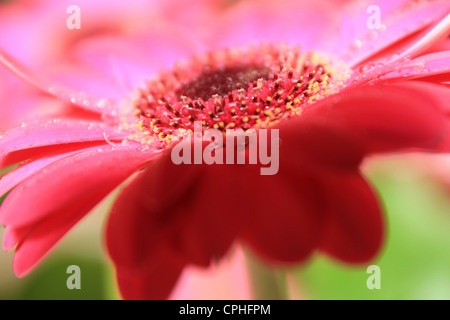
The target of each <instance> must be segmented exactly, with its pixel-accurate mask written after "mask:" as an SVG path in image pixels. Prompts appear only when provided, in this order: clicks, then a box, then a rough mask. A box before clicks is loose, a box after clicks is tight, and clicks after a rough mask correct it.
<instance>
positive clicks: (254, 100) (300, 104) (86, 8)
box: [0, 0, 450, 298]
mask: <svg viewBox="0 0 450 320" xmlns="http://www.w3.org/2000/svg"><path fill="white" fill-rule="evenodd" d="M29 3H31V5H35V4H34V2H29ZM77 3H78V4H79V6H80V7H81V8H82V14H83V15H82V17H83V20H82V23H83V26H82V29H81V31H80V33H77V31H73V30H72V31H71V30H67V28H66V26H65V21H64V19H63V18H65V16H64V14H63V15H61V13H65V8H66V7H67V5H68V2H65V1H62V2H58V4H55V3H54V2H53V3H52V4H51V5H50V2H45V5H42V6H41V5H40V6H38V7H36V8H33V10H31V9H30V10H28V9H29V8H20V7H19V8H18V9H11V10H17V12H18V13H16V14H14V15H10V16H11V17H12V18H11V19H10V20H11V21H10V23H12V24H13V25H17V21H20V22H23V21H24V20H23V19H26V17H29V15H33V19H32V21H33V23H36V28H33V27H32V26H31V25H21V28H19V29H14V30H15V31H14V32H9V33H5V34H3V33H2V34H1V35H0V41H1V43H2V47H4V49H6V50H7V51H8V52H9V54H8V55H7V54H1V55H0V60H1V61H2V62H3V64H4V65H5V66H7V67H8V68H9V69H10V70H11V71H13V72H14V73H15V74H16V75H18V76H19V77H21V78H23V79H25V80H26V81H27V82H29V83H30V84H32V85H33V86H35V87H36V88H38V89H40V90H41V91H42V92H44V93H45V94H46V96H47V97H48V96H53V97H54V99H55V101H58V103H61V102H64V104H65V105H70V106H72V107H73V105H76V106H78V107H79V108H78V109H77V111H76V112H72V111H73V108H72V107H70V108H69V109H70V110H72V111H71V112H68V111H67V110H68V109H67V108H61V114H60V115H59V116H58V117H54V118H53V119H52V120H50V121H32V122H29V123H27V124H22V125H21V126H19V127H17V128H15V129H12V130H10V131H8V132H5V133H4V134H3V135H2V138H1V140H0V154H2V158H1V159H0V163H1V167H5V166H8V165H10V164H14V163H17V162H21V161H25V160H26V161H25V162H23V163H22V164H21V165H20V166H19V167H18V168H17V169H15V170H13V171H12V172H11V173H9V174H7V175H5V176H4V177H3V178H2V180H1V181H0V193H1V194H5V193H6V192H8V191H9V190H11V189H12V191H11V192H10V193H9V194H8V196H7V198H6V200H5V201H4V203H3V205H2V206H1V208H0V221H1V222H2V224H3V225H5V226H6V230H5V236H4V248H5V250H10V249H12V248H13V247H14V246H15V245H17V247H16V252H15V257H14V270H15V272H16V274H17V275H18V276H23V275H25V274H27V273H28V272H30V271H31V270H32V269H33V268H34V267H35V266H36V265H37V264H38V262H39V261H41V259H42V258H43V257H44V256H45V255H46V254H47V253H48V252H49V250H50V249H51V248H52V247H53V246H54V245H55V244H56V243H57V242H58V241H59V240H60V239H61V238H62V237H63V235H64V234H65V233H66V232H67V231H69V230H70V229H71V228H72V227H73V226H74V225H75V224H76V223H77V222H78V221H79V220H80V219H81V218H82V217H83V216H85V215H86V214H87V213H88V212H89V211H90V210H91V209H92V208H93V207H94V206H95V205H96V204H97V203H98V202H99V201H101V200H102V199H103V198H104V197H105V196H106V195H108V194H109V193H110V192H111V191H112V190H114V189H115V188H117V187H118V186H119V185H120V184H122V183H123V182H124V181H125V180H127V179H128V178H130V177H131V178H130V179H129V180H127V183H126V186H125V188H124V189H123V190H122V192H121V194H120V196H119V198H118V199H117V201H116V203H115V206H114V208H113V211H112V213H111V215H110V217H109V220H108V226H107V245H108V251H109V253H110V256H111V258H112V260H113V261H114V263H115V266H116V272H117V279H118V283H119V286H120V290H121V293H122V295H123V297H124V298H166V297H168V296H169V294H170V293H171V291H172V289H173V287H174V285H175V284H176V282H177V280H178V278H179V276H180V274H181V272H182V271H183V269H184V268H186V266H192V265H195V266H203V267H206V266H208V265H209V264H210V263H211V261H214V260H215V259H218V258H221V257H223V256H224V255H225V254H226V253H227V252H228V251H229V249H230V247H231V246H232V244H233V243H235V242H237V241H239V242H243V243H245V244H247V245H249V246H250V247H251V248H253V249H254V250H255V251H256V252H257V253H259V254H260V255H261V256H262V257H263V258H265V259H266V261H268V262H270V263H273V264H279V263H289V264H290V263H298V262H301V261H304V260H305V259H307V258H308V257H309V256H310V255H311V253H312V252H314V251H316V250H320V251H322V252H325V253H327V254H328V255H330V256H332V257H335V258H337V259H339V260H341V261H344V262H348V263H365V262H367V261H369V260H371V259H373V258H374V257H375V256H376V254H377V253H378V252H379V250H380V248H381V246H382V240H383V235H384V228H383V224H384V223H383V217H382V213H381V209H380V205H379V204H378V200H377V198H376V196H375V194H374V192H373V191H372V189H371V188H370V186H369V185H368V184H367V182H366V181H365V179H364V178H363V177H362V176H361V174H360V172H359V165H360V163H361V162H362V160H363V159H364V158H365V157H367V156H370V155H372V154H379V153H393V152H405V151H410V150H419V151H427V152H446V151H448V124H449V123H448V118H447V115H448V101H449V98H450V91H449V90H448V88H447V87H446V86H445V83H448V82H449V81H450V68H449V63H450V52H449V51H442V52H435V51H434V50H436V49H435V48H436V47H433V45H435V44H436V43H438V42H440V41H441V40H443V39H444V38H445V37H446V36H447V35H448V33H449V29H450V21H449V20H450V16H448V13H449V10H450V5H449V4H448V1H423V2H414V3H411V2H410V1H405V0H390V1H385V0H379V1H371V2H370V3H369V2H365V1H355V2H353V1H333V2H331V1H317V2H314V3H312V2H306V1H284V2H281V3H280V2H275V1H242V2H232V3H230V2H225V1H212V2H206V1H202V0H198V1H194V2H193V3H192V4H191V3H190V6H189V7H188V8H187V7H185V6H184V3H182V2H179V1H165V2H159V1H155V2H147V1H127V2H115V1H96V2H95V4H94V3H93V2H87V1H86V2H85V1H78V2H77ZM119 3H120V4H119ZM71 4H72V3H71ZM372 4H376V5H378V6H379V7H380V8H381V12H382V17H383V18H382V22H383V25H382V26H381V29H380V30H370V29H368V28H367V27H366V20H367V18H368V15H367V12H366V8H367V7H368V6H369V5H372ZM27 5H28V2H27ZM22 15H23V16H22ZM19 16H20V17H21V18H20V19H19V20H15V19H18V17H19ZM55 19H56V20H55ZM58 19H59V20H58ZM61 20H62V21H61ZM53 21H59V22H58V23H56V22H53ZM2 23H3V22H2ZM5 23H6V22H5ZM42 30H45V31H42ZM26 34H27V36H25V35H26ZM44 36H45V37H46V38H45V39H44V38H43V37H44ZM25 39H32V41H31V43H28V42H27V41H25ZM43 43H45V44H46V46H42V44H43ZM252 43H266V44H262V45H253V46H252V45H251V44H252ZM267 43H268V44H267ZM298 44H301V45H302V49H299V48H298V47H297V45H298ZM28 48H32V49H30V50H28ZM222 48H230V49H228V50H222ZM426 50H428V51H426ZM430 50H431V52H430ZM205 52H210V53H209V54H205ZM323 52H326V54H325V53H323ZM425 52H427V54H425ZM192 55H194V56H195V57H194V58H192V59H191V60H189V61H188V62H179V63H178V64H177V65H176V66H175V67H173V68H172V69H170V70H172V71H166V72H164V73H162V74H160V75H159V76H157V71H158V70H159V69H161V68H166V69H167V68H170V67H171V66H172V65H173V64H174V63H175V62H176V61H182V60H183V59H186V58H188V57H190V56H192ZM11 57H12V58H11ZM23 66H25V67H23ZM206 67H207V68H206ZM152 77H154V78H153V80H151V81H148V79H150V78H152ZM228 78H230V79H231V80H228ZM208 85H210V86H211V87H209V86H208ZM213 87H214V88H213ZM68 88H71V89H68ZM47 99H48V98H47ZM4 101H5V102H7V103H10V101H9V99H8V101H7V100H4ZM35 101H36V103H38V100H37V99H36V100H35ZM236 102H238V103H239V106H237V105H236ZM195 119H198V120H201V121H204V126H205V127H204V128H203V129H204V130H205V129H206V128H208V127H209V128H222V129H225V128H227V127H230V128H234V127H237V128H243V129H250V128H253V127H258V128H261V127H264V123H266V124H267V125H268V127H269V128H276V129H279V130H280V139H281V141H282V143H281V145H280V155H279V159H280V164H279V166H280V171H279V173H278V174H276V175H273V176H261V175H260V174H259V167H258V166H254V165H246V166H239V165H222V166H221V165H211V166H208V165H205V164H203V165H179V166H177V165H175V164H174V163H173V162H172V161H171V157H170V151H171V149H172V147H173V145H174V144H171V143H170V135H171V134H172V133H173V131H174V129H175V128H180V127H181V128H184V129H187V130H188V129H192V128H193V123H192V120H195Z"/></svg>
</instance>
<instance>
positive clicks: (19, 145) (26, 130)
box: [0, 120, 126, 167]
mask: <svg viewBox="0 0 450 320" xmlns="http://www.w3.org/2000/svg"><path fill="white" fill-rule="evenodd" d="M125 137H126V134H125V133H120V132H118V131H117V130H116V129H114V128H112V127H110V126H107V125H105V124H104V123H101V122H94V121H81V120H52V121H36V122H34V123H30V124H23V125H22V126H21V127H18V128H15V129H12V130H10V131H8V132H6V133H4V134H3V135H2V136H1V138H0V154H1V155H3V158H2V159H1V161H0V166H1V167H5V166H8V165H10V164H13V163H16V162H18V161H21V160H25V159H28V158H30V157H31V156H33V155H36V151H38V152H42V150H39V149H36V148H40V147H49V146H56V145H59V146H62V147H67V144H71V143H73V144H77V143H78V144H79V143H91V142H95V143H107V142H108V141H110V142H114V141H115V142H118V141H122V140H123V139H124V138H125Z"/></svg>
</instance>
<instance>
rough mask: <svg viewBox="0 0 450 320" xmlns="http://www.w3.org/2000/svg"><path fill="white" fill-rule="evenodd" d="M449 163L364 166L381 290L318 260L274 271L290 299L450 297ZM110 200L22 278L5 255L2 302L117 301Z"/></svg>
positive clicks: (0, 257) (390, 161) (400, 161)
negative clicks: (283, 278)
mask: <svg viewBox="0 0 450 320" xmlns="http://www.w3.org/2000/svg"><path fill="white" fill-rule="evenodd" d="M446 161H447V160H445V161H441V160H440V161H439V162H436V161H434V158H433V157H432V156H426V157H425V156H424V157H417V156H415V155H412V156H411V155H410V156H402V157H385V158H380V159H376V160H372V161H371V162H370V163H369V164H367V165H365V166H364V171H365V172H366V173H367V176H368V177H369V179H370V181H371V182H372V184H373V185H374V186H375V188H376V190H377V192H378V193H379V195H380V198H381V199H382V202H383V205H384V207H385V209H386V220H387V225H388V232H387V238H386V243H385V247H384V250H383V252H382V253H381V255H380V256H379V258H378V259H377V260H375V261H373V264H376V265H378V266H379V267H380V269H381V289H380V290H377V289H373V290H369V289H368V288H367V286H366V281H367V278H368V277H369V276H370V274H368V273H366V266H363V267H350V266H347V265H341V264H339V263H336V262H335V261H332V260H330V259H328V258H326V257H324V256H322V255H319V254H317V255H315V256H314V257H313V258H312V259H311V261H310V262H308V263H307V264H305V265H302V266H298V267H295V268H290V269H289V270H287V271H286V270H276V273H277V274H283V275H285V274H286V273H287V275H288V278H289V279H290V283H291V287H292V286H293V287H294V288H293V289H292V288H291V290H290V291H291V292H295V294H291V298H296V299H450V232H449V230H450V185H448V184H447V182H446V180H445V179H444V178H445V176H447V175H446V173H450V169H448V168H450V165H448V167H447V166H446V165H445V164H446V163H447V162H448V163H449V164H450V158H448V161H447V162H446ZM443 164H444V165H443ZM430 168H433V170H432V171H430ZM430 172H432V174H431V173H430ZM448 176H450V175H448ZM441 178H442V179H441ZM108 201H110V200H107V201H105V202H104V203H102V204H101V205H100V206H99V207H98V208H97V209H96V210H95V211H94V212H93V213H92V214H90V215H89V216H88V217H87V218H86V219H85V220H84V221H83V222H82V223H81V224H80V225H78V226H77V227H76V228H75V229H74V230H72V232H71V233H70V234H69V235H68V237H66V238H65V239H64V240H63V241H62V243H61V244H60V245H59V246H58V247H57V248H56V250H55V251H54V252H53V253H52V254H51V255H50V256H49V257H48V258H47V259H46V260H45V261H44V262H43V263H42V265H40V266H39V267H38V268H37V269H36V270H35V271H34V272H33V273H32V274H30V275H29V276H27V277H25V278H23V279H17V278H16V277H15V276H14V275H13V272H12V252H9V253H4V252H1V253H0V273H1V276H0V299H116V298H117V297H118V296H117V293H116V288H115V285H114V281H113V271H112V269H111V268H110V266H109V264H108V258H107V256H106V255H105V253H104V250H103V244H102V229H103V228H102V226H103V223H104V216H105V211H108V207H109V205H108ZM2 232H3V230H2V231H0V234H1V233H2ZM73 264H75V265H78V266H79V267H80V268H81V286H82V287H81V290H69V289H67V287H66V280H67V278H68V277H69V276H70V274H67V273H66V269H67V267H68V266H70V265H73ZM260 279H261V278H260ZM230 281H233V279H230ZM215 290H219V289H218V288H215ZM229 297H230V298H233V297H234V293H233V292H230V293H229ZM204 298H205V299H207V298H208V293H206V292H205V297H204Z"/></svg>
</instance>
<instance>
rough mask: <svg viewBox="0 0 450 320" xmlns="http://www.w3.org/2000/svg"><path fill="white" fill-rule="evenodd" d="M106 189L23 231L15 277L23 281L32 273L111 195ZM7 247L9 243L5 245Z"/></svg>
mask: <svg viewBox="0 0 450 320" xmlns="http://www.w3.org/2000/svg"><path fill="white" fill-rule="evenodd" d="M107 187H109V189H110V186H107ZM105 189H107V188H106V186H105ZM105 189H104V190H101V189H99V190H97V192H96V193H95V194H93V195H89V196H87V197H84V198H83V199H82V201H74V202H73V203H72V204H70V205H69V206H67V207H64V208H60V209H59V211H58V212H57V213H55V214H53V215H51V216H49V217H47V218H44V219H42V220H41V221H40V222H39V223H37V224H36V225H35V226H33V227H31V228H29V227H26V228H25V230H22V231H21V232H20V233H21V235H20V236H21V239H20V240H19V244H18V246H17V248H16V251H15V253H14V259H13V269H14V273H15V274H16V275H17V276H18V277H24V276H26V275H27V274H28V273H29V272H31V271H32V270H33V269H34V268H35V267H36V266H37V265H38V264H39V263H40V262H41V261H42V260H43V259H45V257H46V256H47V255H48V254H49V253H50V250H51V249H52V248H53V247H54V246H55V245H56V244H57V243H58V242H59V241H60V240H61V239H62V237H63V236H64V235H65V234H66V233H67V232H68V231H69V230H70V229H72V227H73V226H74V225H75V224H76V223H77V222H78V221H79V220H80V219H81V218H83V217H84V216H85V215H86V214H87V213H89V211H90V210H92V209H93V208H94V207H95V205H97V204H98V203H99V202H100V201H101V200H102V199H103V198H104V197H105V196H106V195H107V194H108V191H110V190H105ZM9 228H10V227H7V228H6V230H8V229H9ZM24 231H25V232H26V233H25V232H24ZM14 240H15V241H17V239H14ZM6 245H8V243H6V244H4V246H6ZM9 246H11V244H9Z"/></svg>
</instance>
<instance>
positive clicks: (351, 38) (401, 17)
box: [333, 0, 450, 66]
mask: <svg viewBox="0 0 450 320" xmlns="http://www.w3.org/2000/svg"><path fill="white" fill-rule="evenodd" d="M370 5H377V6H378V7H379V8H380V12H381V23H382V25H384V28H382V29H380V30H376V29H375V30H370V29H369V28H368V27H367V25H366V24H367V19H368V18H369V17H370V15H369V14H368V13H367V12H366V9H367V8H368V7H369V6H370ZM448 10H450V6H449V4H448V2H447V1H424V2H420V3H417V2H414V3H413V2H411V1H408V0H393V1H386V0H379V1H367V2H364V3H358V2H354V3H353V4H350V5H349V8H347V9H346V11H347V12H348V14H349V15H350V18H349V17H346V18H344V19H349V21H347V23H344V24H343V26H344V28H343V29H342V31H341V36H340V40H339V43H340V47H339V48H338V49H337V50H333V51H334V52H335V54H337V55H338V56H339V57H341V58H342V59H343V60H345V61H347V62H348V65H350V66H356V65H358V64H360V63H362V62H363V61H365V60H368V59H370V60H371V61H374V58H373V56H375V55H377V54H379V53H380V52H381V51H382V50H385V49H386V51H385V52H384V53H383V55H384V56H389V58H390V57H391V56H392V55H393V54H395V53H398V52H396V51H394V50H393V49H391V48H392V47H393V45H394V44H396V43H399V42H401V41H402V40H404V39H406V38H407V37H410V36H412V35H414V34H417V33H418V32H420V31H423V30H424V28H427V27H428V26H430V25H433V24H434V23H436V22H437V21H439V20H440V19H442V18H443V17H445V14H446V11H448ZM345 26H346V27H345ZM420 36H421V35H416V36H415V37H412V38H411V39H409V40H408V41H407V43H403V44H402V48H397V49H398V50H400V52H402V51H404V49H403V48H405V46H406V48H408V47H409V46H411V43H414V41H418V37H419V39H420ZM379 59H380V57H378V58H377V60H379Z"/></svg>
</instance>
